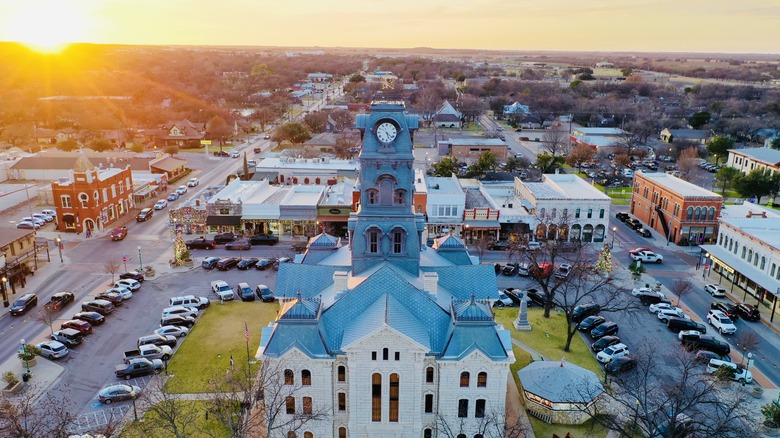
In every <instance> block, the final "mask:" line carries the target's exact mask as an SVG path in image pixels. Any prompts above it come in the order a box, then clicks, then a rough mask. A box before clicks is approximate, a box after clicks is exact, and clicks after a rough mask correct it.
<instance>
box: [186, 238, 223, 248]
mask: <svg viewBox="0 0 780 438" xmlns="http://www.w3.org/2000/svg"><path fill="white" fill-rule="evenodd" d="M185 245H186V246H187V249H214V247H215V246H217V243H216V242H214V241H213V240H211V239H206V238H205V237H198V238H197V239H192V240H190V241H188V242H187V243H185Z"/></svg>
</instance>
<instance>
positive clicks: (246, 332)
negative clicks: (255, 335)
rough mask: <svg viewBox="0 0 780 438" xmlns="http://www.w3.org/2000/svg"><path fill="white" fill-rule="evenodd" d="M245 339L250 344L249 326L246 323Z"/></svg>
mask: <svg viewBox="0 0 780 438" xmlns="http://www.w3.org/2000/svg"><path fill="white" fill-rule="evenodd" d="M244 338H246V341H247V342H249V326H248V325H246V321H244Z"/></svg>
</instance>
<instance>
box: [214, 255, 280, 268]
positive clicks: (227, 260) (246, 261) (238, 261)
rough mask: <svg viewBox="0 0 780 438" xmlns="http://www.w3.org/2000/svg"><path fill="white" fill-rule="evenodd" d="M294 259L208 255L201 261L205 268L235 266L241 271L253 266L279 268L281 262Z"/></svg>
mask: <svg viewBox="0 0 780 438" xmlns="http://www.w3.org/2000/svg"><path fill="white" fill-rule="evenodd" d="M291 261H292V259H291V258H289V257H279V258H258V257H248V258H238V257H206V258H205V259H203V261H202V262H201V267H202V268H203V269H207V270H212V269H214V268H216V269H218V270H220V271H229V270H231V269H233V268H238V269H239V270H241V271H246V270H249V269H251V268H254V269H257V270H258V271H265V270H266V269H273V270H278V269H279V264H280V263H289V262H291Z"/></svg>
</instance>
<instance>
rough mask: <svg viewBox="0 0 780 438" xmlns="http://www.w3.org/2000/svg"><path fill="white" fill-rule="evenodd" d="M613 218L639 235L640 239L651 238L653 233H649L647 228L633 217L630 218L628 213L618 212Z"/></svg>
mask: <svg viewBox="0 0 780 438" xmlns="http://www.w3.org/2000/svg"><path fill="white" fill-rule="evenodd" d="M615 217H616V218H617V219H618V220H619V221H620V222H623V223H624V224H626V226H628V228H631V229H632V230H634V231H636V233H637V234H639V235H640V236H642V237H653V233H651V232H650V230H648V229H647V228H645V227H644V224H642V222H640V221H639V219H637V218H635V217H631V215H629V214H628V213H624V212H619V213H616V214H615Z"/></svg>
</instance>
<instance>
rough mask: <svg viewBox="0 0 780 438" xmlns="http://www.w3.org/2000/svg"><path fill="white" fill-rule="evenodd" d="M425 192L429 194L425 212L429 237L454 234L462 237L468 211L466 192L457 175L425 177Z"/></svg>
mask: <svg viewBox="0 0 780 438" xmlns="http://www.w3.org/2000/svg"><path fill="white" fill-rule="evenodd" d="M424 179H425V192H426V193H427V194H428V198H427V203H426V206H425V211H427V212H428V214H427V221H426V223H427V224H426V226H427V230H428V235H429V236H436V237H439V236H443V235H445V234H449V233H450V232H452V233H454V234H455V235H456V236H461V235H462V234H461V233H462V227H463V212H464V210H465V209H466V192H464V191H463V187H461V185H460V181H459V180H458V178H457V177H456V176H455V175H451V176H450V177H432V176H425V177H424Z"/></svg>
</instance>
